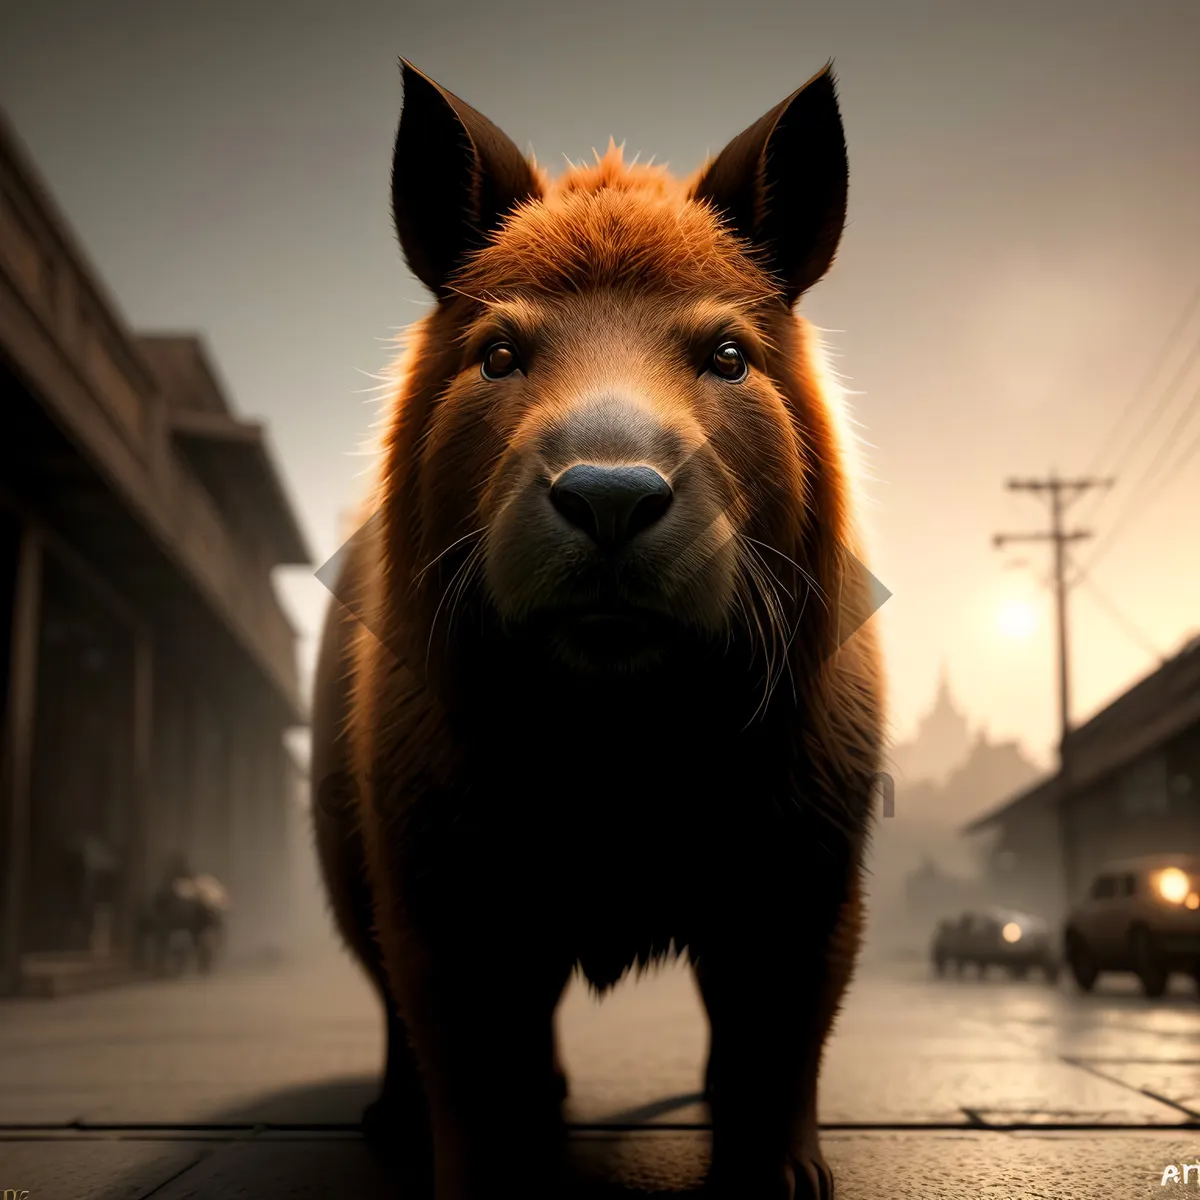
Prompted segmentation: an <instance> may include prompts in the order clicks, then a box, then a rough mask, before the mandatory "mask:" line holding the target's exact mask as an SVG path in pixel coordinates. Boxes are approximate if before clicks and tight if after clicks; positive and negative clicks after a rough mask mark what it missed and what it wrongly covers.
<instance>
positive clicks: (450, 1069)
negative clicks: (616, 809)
mask: <svg viewBox="0 0 1200 1200" xmlns="http://www.w3.org/2000/svg"><path fill="white" fill-rule="evenodd" d="M488 892H489V894H488V895H487V896H486V903H480V904H479V905H478V906H476V905H473V904H466V905H464V904H463V896H462V893H461V892H460V893H459V895H458V896H456V897H450V896H439V897H437V898H432V897H426V898H425V899H426V900H429V901H431V902H430V903H429V904H428V907H426V906H425V905H424V904H422V906H421V907H422V911H423V913H424V914H425V919H424V920H420V919H417V920H416V921H411V922H410V923H409V924H408V926H407V927H404V928H399V929H395V930H393V931H391V936H388V935H387V934H385V935H384V936H385V939H386V942H387V945H386V953H387V958H388V973H389V976H390V977H391V979H392V981H393V986H394V987H395V989H396V994H397V999H398V1001H399V1005H400V1008H401V1010H402V1012H403V1014H404V1019H405V1021H406V1023H407V1026H408V1030H409V1034H410V1036H411V1040H412V1045H413V1049H414V1051H415V1054H416V1058H417V1061H418V1064H419V1066H420V1070H421V1075H422V1078H423V1082H424V1085H425V1092H426V1095H427V1097H428V1102H429V1114H430V1118H431V1122H432V1132H433V1142H434V1175H435V1179H436V1195H437V1200H484V1198H485V1197H486V1198H487V1200H491V1197H493V1196H495V1195H497V1194H498V1193H501V1192H506V1191H509V1190H511V1189H512V1188H513V1187H514V1186H516V1187H518V1188H519V1189H520V1191H521V1192H522V1194H524V1195H527V1196H530V1197H531V1200H532V1198H535V1197H536V1198H539V1200H540V1198H541V1197H548V1196H550V1195H552V1194H553V1188H554V1183H555V1180H556V1177H557V1170H558V1166H559V1161H558V1150H559V1146H560V1136H559V1135H560V1134H561V1095H560V1094H559V1093H558V1084H557V1080H558V1068H559V1064H558V1056H557V1052H556V1044H555V1036H554V1013H555V1010H556V1008H557V1005H558V1001H559V998H560V997H561V995H562V992H563V989H564V987H565V986H566V983H567V980H568V978H569V976H570V970H571V966H572V964H571V963H570V961H566V960H564V959H563V957H562V956H561V955H558V954H556V953H555V952H554V950H553V949H552V948H551V947H550V946H549V945H547V944H546V939H545V938H542V937H539V935H538V933H537V931H536V928H535V922H534V921H533V920H531V919H530V914H529V911H528V910H527V909H526V908H525V907H524V906H515V905H514V906H510V905H507V904H506V903H505V900H504V896H503V892H502V891H500V892H498V891H496V890H492V889H488ZM434 901H435V902H434Z"/></svg>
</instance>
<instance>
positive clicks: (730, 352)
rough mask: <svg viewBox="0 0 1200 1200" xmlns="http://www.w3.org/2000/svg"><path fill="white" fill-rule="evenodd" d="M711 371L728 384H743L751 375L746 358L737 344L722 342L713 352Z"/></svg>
mask: <svg viewBox="0 0 1200 1200" xmlns="http://www.w3.org/2000/svg"><path fill="white" fill-rule="evenodd" d="M709 369H710V370H711V371H712V373H713V374H714V375H716V376H718V377H719V378H721V379H724V380H725V382H726V383H741V382H742V380H743V379H745V378H746V376H747V375H748V374H749V373H750V368H749V366H748V365H747V364H746V356H745V355H744V354H743V353H742V351H741V348H740V347H739V346H738V344H737V342H722V343H721V344H720V345H719V346H718V347H717V348H716V350H714V351H713V356H712V359H711V361H710V364H709Z"/></svg>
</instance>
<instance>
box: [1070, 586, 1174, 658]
mask: <svg viewBox="0 0 1200 1200" xmlns="http://www.w3.org/2000/svg"><path fill="white" fill-rule="evenodd" d="M1074 582H1076V583H1082V584H1085V585H1086V586H1087V589H1088V591H1090V592H1091V593H1092V599H1093V600H1095V601H1096V602H1097V603H1098V604H1099V605H1100V607H1101V608H1102V609H1103V610H1104V611H1105V612H1106V613H1107V614H1108V616H1109V617H1110V618H1111V619H1112V621H1113V622H1114V623H1115V624H1116V625H1117V626H1119V627H1120V629H1121V630H1122V632H1123V633H1124V634H1125V636H1126V637H1127V638H1129V640H1130V641H1131V642H1133V643H1134V644H1135V645H1136V646H1137V647H1138V649H1140V650H1145V651H1146V653H1147V654H1149V655H1150V656H1151V657H1152V658H1154V659H1155V660H1156V661H1157V662H1158V663H1159V664H1162V663H1164V662H1166V659H1165V658H1164V657H1163V654H1162V652H1161V651H1160V650H1159V648H1158V647H1157V646H1156V645H1155V644H1154V643H1153V642H1152V641H1151V640H1150V638H1149V637H1147V636H1146V634H1144V633H1143V632H1142V631H1141V630H1140V629H1139V628H1138V627H1137V626H1136V625H1135V624H1134V623H1133V622H1132V621H1131V620H1130V619H1129V618H1128V617H1127V616H1126V615H1125V614H1124V613H1123V612H1122V611H1121V610H1120V609H1119V608H1118V607H1117V606H1116V605H1115V604H1114V603H1113V602H1112V601H1111V600H1110V599H1109V598H1108V597H1107V596H1106V595H1105V594H1104V593H1103V592H1102V591H1101V590H1100V589H1099V588H1098V587H1097V586H1096V582H1095V580H1093V579H1092V577H1091V576H1090V575H1088V574H1087V573H1086V572H1084V571H1082V570H1079V571H1077V572H1076V573H1075V580H1074Z"/></svg>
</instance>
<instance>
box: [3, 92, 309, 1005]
mask: <svg viewBox="0 0 1200 1200" xmlns="http://www.w3.org/2000/svg"><path fill="white" fill-rule="evenodd" d="M0 392H2V396H3V399H2V402H0V403H2V407H0V629H2V630H3V636H0V714H2V717H3V723H2V730H3V741H2V743H0V990H3V991H7V992H10V993H11V992H14V991H21V990H37V986H36V982H37V980H38V979H39V978H41V977H42V974H43V973H45V972H46V971H47V970H49V969H50V967H51V966H53V967H54V969H56V970H57V969H59V968H61V967H63V966H64V964H75V965H85V964H88V963H91V964H95V963H96V962H98V961H99V962H107V963H109V964H110V968H109V969H110V970H111V969H116V968H119V966H120V964H122V963H124V962H126V961H128V957H129V953H130V951H131V950H132V948H133V930H134V923H135V915H136V913H137V911H138V908H139V905H140V904H141V903H142V902H143V901H144V900H145V898H146V897H147V895H148V893H149V892H150V891H151V890H152V888H153V887H154V885H155V884H156V883H157V881H158V878H159V875H160V873H161V872H162V870H163V868H164V866H165V863H166V861H167V858H168V857H169V856H170V855H172V854H174V853H179V852H182V853H183V854H185V855H186V856H187V858H188V859H189V860H190V862H191V864H192V865H193V867H194V868H195V869H197V870H207V871H210V872H212V873H213V874H215V875H216V876H217V877H218V878H220V879H221V880H222V881H223V882H225V883H226V885H227V887H228V888H229V890H230V893H231V896H232V900H233V904H234V906H235V914H234V918H233V921H232V926H231V928H232V929H233V931H234V932H235V933H236V931H237V929H238V928H239V922H242V921H243V920H250V919H251V918H252V917H253V916H254V914H256V913H259V914H261V913H264V912H268V911H271V910H278V909H280V908H281V907H282V906H283V900H282V898H281V895H280V891H279V889H280V887H282V886H284V884H283V880H284V879H285V878H286V869H285V865H284V863H283V861H282V855H283V853H284V849H283V848H284V844H285V842H286V839H287V835H286V823H287V821H288V819H289V816H288V813H289V803H290V802H289V789H292V790H294V788H293V787H292V785H291V784H290V783H289V780H290V779H291V774H290V773H291V772H293V770H294V768H293V767H292V766H291V765H290V764H289V762H288V758H287V751H286V750H285V747H284V743H283V733H284V731H285V730H286V729H288V728H290V727H293V726H296V725H298V724H303V723H304V722H305V719H306V718H305V715H304V708H303V705H302V703H301V698H300V695H299V690H298V682H297V666H296V652H295V638H296V635H295V631H294V630H293V629H292V628H291V626H290V624H289V622H288V621H287V619H286V617H285V615H284V613H283V611H282V609H281V607H280V604H279V601H278V598H277V597H276V595H275V592H274V590H273V587H272V582H271V571H272V568H274V567H275V566H277V565H280V564H303V563H308V562H309V561H310V555H309V551H308V549H307V547H306V545H305V542H304V538H303V536H302V534H301V532H300V529H299V527H298V524H297V520H296V517H295V516H294V514H293V512H292V509H291V507H290V505H289V503H288V501H287V499H286V496H285V493H284V490H283V487H282V485H281V482H280V479H279V476H278V473H277V471H276V469H275V467H274V465H273V463H272V460H271V456H270V454H269V452H268V449H267V445H266V442H265V439H264V434H263V430H262V428H261V427H260V426H258V425H255V424H251V423H248V422H245V421H242V420H239V419H238V418H237V417H235V416H234V415H233V413H232V412H231V411H230V407H229V403H228V401H227V399H226V397H225V394H224V390H223V388H222V387H221V385H220V383H219V381H218V379H217V377H216V375H215V372H214V368H213V364H212V363H211V361H210V360H209V358H208V356H207V354H206V353H205V350H204V348H203V346H202V345H201V344H200V342H199V341H198V340H197V339H195V338H191V337H161V336H159V337H139V336H135V335H134V334H133V333H131V332H130V330H129V329H128V328H127V327H126V326H125V324H124V322H123V321H122V319H121V317H120V316H119V314H118V312H117V309H116V308H115V306H114V304H113V303H112V301H111V299H110V298H109V297H108V295H107V294H106V292H105V290H104V288H103V286H102V284H101V283H100V281H99V280H98V279H96V277H95V276H94V274H93V272H92V271H91V269H90V268H89V266H88V264H87V262H86V260H85V258H84V256H83V255H82V253H81V252H80V250H79V247H78V246H77V245H76V243H75V241H74V239H73V237H72V235H71V233H70V231H69V229H68V228H67V226H66V224H65V222H64V221H63V219H62V217H61V215H60V214H59V212H58V211H57V209H56V206H55V204H54V202H53V200H52V199H51V197H50V196H49V195H48V194H47V193H46V190H45V188H44V187H43V186H42V184H41V183H40V181H39V179H38V176H37V173H36V171H35V170H34V168H33V166H32V164H31V162H30V161H29V157H28V155H27V153H26V151H25V150H24V148H23V147H22V146H21V144H20V143H19V141H18V140H17V138H16V136H15V135H14V133H13V131H12V130H11V128H10V127H9V126H8V124H7V123H6V121H5V120H4V118H3V116H2V115H0Z"/></svg>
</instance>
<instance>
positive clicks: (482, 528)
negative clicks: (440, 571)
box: [412, 525, 487, 587]
mask: <svg viewBox="0 0 1200 1200" xmlns="http://www.w3.org/2000/svg"><path fill="white" fill-rule="evenodd" d="M486 532H487V526H486V525H480V527H479V528H478V529H472V530H471V532H470V533H464V534H463V535H462V537H460V538H456V539H455V540H454V541H452V542H451V543H450V545H448V546H447V547H446V548H445V550H443V551H442V552H441V553H440V554H438V555H437V557H436V558H433V559H431V560H430V561H429V562H427V563H426V564H425V565H424V566H423V567H422V568H421V569H420V570H419V571H418V572H417V573H416V574H415V575H414V576H413V580H412V585H413V586H414V587H415V586H416V585H417V584H418V583H420V581H421V579H422V577H423V576H424V575H425V573H426V571H428V570H429V569H430V568H431V567H433V566H436V565H437V564H438V563H439V562H440V561H441V560H442V559H443V558H445V557H446V555H447V554H449V553H450V551H451V550H453V549H454V547H455V546H461V545H462V543H463V542H465V541H466V540H467V539H468V538H473V537H478V536H479V534H481V533H486Z"/></svg>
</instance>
